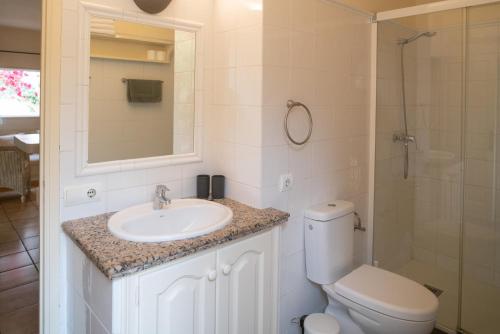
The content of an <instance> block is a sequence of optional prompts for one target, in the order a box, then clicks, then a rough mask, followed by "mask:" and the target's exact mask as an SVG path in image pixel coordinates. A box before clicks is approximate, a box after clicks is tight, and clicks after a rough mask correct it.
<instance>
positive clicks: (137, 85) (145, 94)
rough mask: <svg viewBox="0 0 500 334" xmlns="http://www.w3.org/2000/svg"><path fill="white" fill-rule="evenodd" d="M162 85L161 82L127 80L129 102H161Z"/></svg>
mask: <svg viewBox="0 0 500 334" xmlns="http://www.w3.org/2000/svg"><path fill="white" fill-rule="evenodd" d="M162 84H163V81H161V80H140V79H127V99H128V102H133V103H134V102H138V103H146V102H147V103H158V102H161V96H162Z"/></svg>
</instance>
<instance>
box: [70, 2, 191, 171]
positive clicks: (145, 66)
mask: <svg viewBox="0 0 500 334" xmlns="http://www.w3.org/2000/svg"><path fill="white" fill-rule="evenodd" d="M82 6H84V7H83V8H82V10H84V13H85V15H83V16H84V17H85V18H86V19H85V24H83V25H80V26H81V27H82V26H83V27H84V28H83V29H82V35H83V36H82V37H83V38H82V41H83V42H82V43H81V44H82V45H81V48H82V50H81V51H82V52H80V55H81V56H80V57H81V62H82V63H83V64H82V65H83V66H82V68H84V69H85V70H84V71H83V74H82V78H81V89H80V95H81V99H80V101H82V102H83V103H79V113H80V116H81V117H80V119H81V122H82V124H81V125H82V128H83V130H84V131H82V133H81V138H80V140H79V141H77V143H79V145H78V146H79V147H78V149H77V151H78V154H79V155H80V157H79V158H80V163H79V173H78V174H95V173H101V172H113V171H118V170H123V169H125V168H126V169H133V168H145V167H149V166H151V167H156V166H162V165H168V164H174V163H186V162H190V161H200V160H201V152H200V143H199V140H200V130H201V129H200V127H199V125H198V124H197V113H199V112H200V110H199V106H197V103H196V100H197V99H195V95H196V89H195V82H196V76H197V71H196V69H197V66H198V65H199V64H197V62H199V58H200V57H197V53H196V45H197V43H198V42H199V41H198V39H199V36H198V33H197V32H198V31H199V29H200V26H197V25H196V24H193V23H182V22H179V21H175V22H169V20H168V19H166V18H163V19H162V18H159V17H150V16H149V15H147V14H144V15H140V16H139V18H138V16H137V13H134V14H131V16H130V17H128V16H127V15H126V14H125V15H124V14H123V12H116V13H114V12H113V11H112V10H110V9H107V10H106V11H105V12H101V11H100V8H94V7H92V5H82ZM85 73H86V74H87V75H85ZM87 78H88V79H87Z"/></svg>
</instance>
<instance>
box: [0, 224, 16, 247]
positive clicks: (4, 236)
mask: <svg viewBox="0 0 500 334" xmlns="http://www.w3.org/2000/svg"><path fill="white" fill-rule="evenodd" d="M3 225H7V224H3ZM16 240H19V237H18V236H17V233H16V231H15V230H14V229H13V228H12V226H10V224H9V226H5V227H4V226H1V227H0V243H3V242H9V241H16Z"/></svg>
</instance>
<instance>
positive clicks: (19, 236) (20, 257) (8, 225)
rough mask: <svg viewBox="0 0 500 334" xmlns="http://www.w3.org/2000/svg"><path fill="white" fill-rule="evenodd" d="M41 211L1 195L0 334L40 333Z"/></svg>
mask: <svg viewBox="0 0 500 334" xmlns="http://www.w3.org/2000/svg"><path fill="white" fill-rule="evenodd" d="M39 235H40V228H39V221H38V208H37V207H36V205H35V203H34V202H32V201H27V202H26V203H24V204H22V203H21V201H20V199H19V197H12V196H9V195H8V194H7V193H2V192H0V334H33V333H38V269H39V266H40V264H39V262H40V251H39V244H40V237H39Z"/></svg>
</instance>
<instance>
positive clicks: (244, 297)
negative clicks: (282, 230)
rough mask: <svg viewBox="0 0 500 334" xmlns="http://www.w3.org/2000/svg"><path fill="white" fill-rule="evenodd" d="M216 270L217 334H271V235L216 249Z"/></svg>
mask: <svg viewBox="0 0 500 334" xmlns="http://www.w3.org/2000/svg"><path fill="white" fill-rule="evenodd" d="M217 266H218V271H219V277H218V278H217V302H216V305H217V308H216V309H217V311H216V316H217V322H216V329H217V334H232V333H238V334H267V333H273V323H272V322H273V317H272V315H273V307H276V306H277V304H276V303H275V302H274V300H273V293H274V292H275V290H274V286H275V283H274V280H273V266H274V261H273V243H272V235H271V234H270V233H265V234H263V235H260V236H258V237H255V238H251V239H248V240H244V241H241V242H237V243H234V244H232V245H230V246H228V247H225V248H222V249H220V250H219V251H218V252H217Z"/></svg>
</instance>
